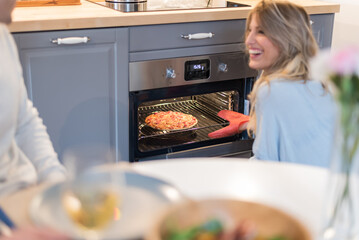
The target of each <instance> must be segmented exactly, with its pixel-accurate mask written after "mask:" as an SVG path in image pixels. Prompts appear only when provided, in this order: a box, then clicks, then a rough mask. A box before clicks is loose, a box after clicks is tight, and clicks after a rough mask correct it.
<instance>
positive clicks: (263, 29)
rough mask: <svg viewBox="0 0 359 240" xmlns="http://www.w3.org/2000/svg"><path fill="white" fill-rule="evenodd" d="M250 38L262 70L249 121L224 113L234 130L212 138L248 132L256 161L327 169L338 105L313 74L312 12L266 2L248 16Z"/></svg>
mask: <svg viewBox="0 0 359 240" xmlns="http://www.w3.org/2000/svg"><path fill="white" fill-rule="evenodd" d="M245 37H246V41H245V43H246V46H247V50H248V53H249V66H250V67H251V68H253V69H258V70H261V75H260V76H259V78H258V79H257V80H256V82H255V84H254V86H253V90H252V92H251V93H250V94H249V99H250V101H251V111H250V117H248V116H245V115H243V114H240V113H237V112H232V111H228V110H223V111H221V112H219V114H218V115H219V116H221V117H223V118H225V119H227V120H229V121H230V126H228V127H226V128H223V129H220V130H217V131H215V132H213V133H210V134H209V136H210V137H212V138H218V137H225V136H230V135H234V134H236V133H238V132H239V131H243V130H244V129H246V128H247V129H248V131H249V132H250V134H252V135H254V136H255V140H254V144H253V153H254V158H256V159H263V160H275V161H286V162H294V163H303V164H310V165H316V166H323V167H328V166H329V160H330V149H331V142H332V139H333V133H334V121H335V105H334V100H333V98H332V95H331V94H330V93H329V92H328V91H327V89H326V86H324V85H323V84H322V83H320V82H319V81H314V80H312V79H310V76H309V61H310V59H311V58H312V57H314V56H315V55H316V53H317V51H318V46H317V43H316V41H315V38H314V37H313V34H312V30H311V23H310V18H309V16H308V14H307V13H306V11H305V10H304V8H303V7H301V6H298V5H296V4H293V3H290V2H285V1H274V0H262V1H260V2H259V3H258V4H257V5H256V6H255V7H254V8H253V10H252V11H251V12H250V14H249V16H248V19H247V26H246V36H245Z"/></svg>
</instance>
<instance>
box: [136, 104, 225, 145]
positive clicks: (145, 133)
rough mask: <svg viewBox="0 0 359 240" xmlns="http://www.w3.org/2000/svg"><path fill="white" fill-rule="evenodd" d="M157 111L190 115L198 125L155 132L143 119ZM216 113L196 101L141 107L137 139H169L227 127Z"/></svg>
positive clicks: (139, 109)
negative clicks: (173, 135)
mask: <svg viewBox="0 0 359 240" xmlns="http://www.w3.org/2000/svg"><path fill="white" fill-rule="evenodd" d="M158 111H175V112H183V113H186V114H191V115H193V116H194V117H196V118H197V120H198V123H197V124H196V125H195V126H194V127H192V128H188V129H183V130H163V131H161V130H156V129H153V128H151V127H149V126H147V125H146V123H145V119H146V117H147V116H148V115H150V114H152V113H154V112H158ZM217 113H218V112H216V111H214V110H213V109H212V108H208V107H207V106H206V105H205V104H203V103H201V102H199V101H197V100H184V101H177V102H169V103H160V104H155V105H149V106H143V107H139V108H138V122H139V134H138V139H139V140H140V139H143V138H148V137H164V138H166V137H170V135H171V134H179V133H187V134H191V133H193V131H195V130H200V129H204V128H210V127H218V126H227V125H228V124H229V122H228V121H227V120H225V119H223V118H221V117H218V116H217Z"/></svg>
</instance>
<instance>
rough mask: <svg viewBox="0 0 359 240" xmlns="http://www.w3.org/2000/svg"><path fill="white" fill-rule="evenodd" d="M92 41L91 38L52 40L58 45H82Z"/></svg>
mask: <svg viewBox="0 0 359 240" xmlns="http://www.w3.org/2000/svg"><path fill="white" fill-rule="evenodd" d="M88 41H90V38H89V37H67V38H58V39H52V40H51V42H52V43H54V44H57V45H60V44H80V43H87V42H88Z"/></svg>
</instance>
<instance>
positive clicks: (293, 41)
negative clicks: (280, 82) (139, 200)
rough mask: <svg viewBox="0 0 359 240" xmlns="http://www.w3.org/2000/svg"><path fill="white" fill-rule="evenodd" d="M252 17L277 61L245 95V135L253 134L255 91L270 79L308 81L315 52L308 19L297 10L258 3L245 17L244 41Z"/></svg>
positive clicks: (285, 4) (286, 4)
mask: <svg viewBox="0 0 359 240" xmlns="http://www.w3.org/2000/svg"><path fill="white" fill-rule="evenodd" d="M254 17H256V20H257V22H258V24H259V25H260V26H261V30H262V31H263V32H264V34H265V36H267V37H268V38H269V40H270V41H271V42H272V43H273V44H274V45H275V46H277V47H278V49H279V51H280V52H279V57H278V59H277V60H276V62H275V63H274V64H273V65H272V66H271V68H270V69H269V70H266V71H263V72H262V74H261V75H260V77H259V78H258V79H257V80H256V82H255V84H254V85H253V89H252V92H251V93H250V94H249V96H248V97H249V99H250V101H251V111H250V116H251V118H250V121H249V124H248V127H247V129H248V133H249V134H250V135H252V134H253V133H254V134H255V133H256V114H255V104H256V96H257V92H258V89H259V87H260V86H261V85H263V84H269V82H270V81H271V80H272V79H278V78H283V79H286V80H295V81H298V80H304V83H305V82H306V81H307V80H309V60H310V59H311V58H312V57H314V56H315V55H316V53H317V51H318V45H317V42H316V41H315V38H314V36H313V34H312V28H311V23H310V18H309V16H308V14H307V12H306V11H305V9H304V8H303V7H301V6H298V5H296V4H294V3H290V2H287V1H275V0H262V1H260V2H259V3H258V4H257V5H256V6H255V7H254V8H253V9H252V10H251V12H250V13H249V16H248V19H247V25H246V38H247V36H248V34H249V24H250V23H251V20H252V19H253V18H254Z"/></svg>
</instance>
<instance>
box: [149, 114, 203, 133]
mask: <svg viewBox="0 0 359 240" xmlns="http://www.w3.org/2000/svg"><path fill="white" fill-rule="evenodd" d="M145 122H146V124H147V125H148V126H150V127H152V128H154V129H157V130H180V129H186V128H191V127H193V126H194V125H196V124H197V118H195V117H194V116H192V115H190V114H185V113H181V112H173V111H167V112H155V113H153V114H151V115H149V116H147V117H146V119H145Z"/></svg>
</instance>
